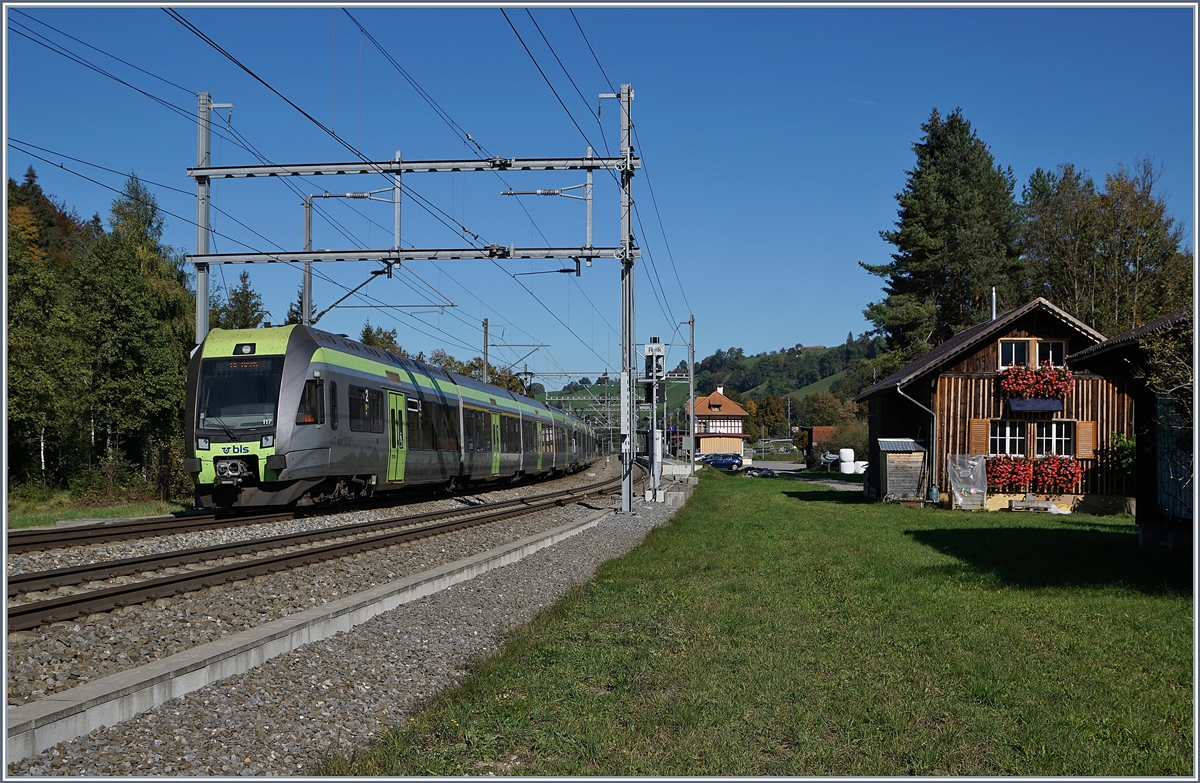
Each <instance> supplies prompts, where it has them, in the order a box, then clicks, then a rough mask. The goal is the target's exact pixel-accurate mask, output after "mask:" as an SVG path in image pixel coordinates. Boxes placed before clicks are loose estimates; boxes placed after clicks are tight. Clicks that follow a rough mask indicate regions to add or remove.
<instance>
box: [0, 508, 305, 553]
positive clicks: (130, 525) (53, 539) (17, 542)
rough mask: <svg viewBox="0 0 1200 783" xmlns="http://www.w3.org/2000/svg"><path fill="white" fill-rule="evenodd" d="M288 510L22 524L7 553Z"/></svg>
mask: <svg viewBox="0 0 1200 783" xmlns="http://www.w3.org/2000/svg"><path fill="white" fill-rule="evenodd" d="M295 516H296V514H295V513H294V512H292V511H286V512H281V511H274V512H270V513H266V514H236V515H218V514H211V513H201V514H186V515H183V516H179V517H176V518H175V519H165V520H164V519H158V518H153V519H145V520H138V521H125V522H115V523H111V524H100V525H81V526H79V527H53V528H25V529H21V530H9V531H8V533H7V536H8V551H9V554H14V555H15V554H20V553H22V552H45V551H47V550H50V549H66V548H68V547H77V546H90V545H92V544H105V543H109V542H112V541H130V540H133V539H138V538H155V537H157V536H165V535H171V534H172V533H190V532H193V531H196V530H218V529H221V528H227V527H243V526H245V525H254V524H258V523H260V522H278V521H280V520H285V519H294V518H295Z"/></svg>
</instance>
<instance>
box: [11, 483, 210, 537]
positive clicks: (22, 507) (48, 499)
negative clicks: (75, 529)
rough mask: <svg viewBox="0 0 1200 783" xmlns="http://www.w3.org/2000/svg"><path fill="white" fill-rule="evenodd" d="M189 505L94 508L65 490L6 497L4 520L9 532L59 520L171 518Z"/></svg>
mask: <svg viewBox="0 0 1200 783" xmlns="http://www.w3.org/2000/svg"><path fill="white" fill-rule="evenodd" d="M186 508H191V504H190V503H188V504H183V503H164V502H161V501H157V500H147V501H141V502H136V503H123V504H121V505H95V504H90V503H87V502H84V501H81V500H79V499H78V498H76V497H75V496H73V495H72V494H71V493H69V492H67V491H66V490H61V491H57V492H36V493H35V492H18V493H14V494H12V495H9V498H8V509H7V514H6V516H5V520H6V522H7V524H8V527H9V528H18V527H39V526H45V525H53V524H54V523H55V522H57V521H58V520H60V519H124V518H128V517H149V516H156V515H158V514H172V513H175V512H176V511H183V510H184V509H186Z"/></svg>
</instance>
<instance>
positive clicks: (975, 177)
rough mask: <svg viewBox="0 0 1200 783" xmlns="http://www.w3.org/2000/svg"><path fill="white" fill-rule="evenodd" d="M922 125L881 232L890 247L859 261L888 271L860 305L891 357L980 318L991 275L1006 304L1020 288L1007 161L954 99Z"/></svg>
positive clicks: (912, 352)
mask: <svg viewBox="0 0 1200 783" xmlns="http://www.w3.org/2000/svg"><path fill="white" fill-rule="evenodd" d="M921 130H922V131H923V132H924V134H925V135H924V136H923V137H922V138H921V140H920V141H918V142H917V143H916V144H914V145H913V151H914V152H915V153H916V155H917V163H916V166H915V167H914V168H913V169H912V170H911V171H909V172H908V181H907V184H906V185H905V188H904V191H903V192H902V193H900V194H898V195H897V196H896V200H897V201H898V202H899V204H900V210H899V213H898V214H899V218H900V219H899V220H898V221H897V222H896V230H895V231H882V232H880V236H881V237H883V239H885V240H886V241H888V242H889V243H891V244H893V245H895V246H896V248H897V252H896V253H893V254H892V262H891V263H889V264H881V265H872V264H862V267H863V268H864V269H866V270H867V271H868V272H870V273H871V274H873V275H878V276H879V277H882V278H884V279H885V280H886V281H887V285H886V286H885V287H884V292H885V293H886V297H885V298H884V299H883V300H882V301H879V302H875V303H873V304H871V305H869V306H868V307H867V309H866V310H865V311H864V314H865V315H866V317H867V320H869V321H871V322H872V323H873V324H875V333H877V334H882V335H883V336H885V337H886V338H887V341H888V348H889V351H890V353H891V354H892V355H891V356H890V357H889V359H890V363H891V364H897V365H898V364H900V363H902V362H903V361H906V360H909V359H912V358H915V357H916V356H919V355H920V354H922V353H925V352H926V351H928V350H929V349H930V348H932V347H933V346H935V345H937V344H938V343H941V342H943V341H944V340H946V339H947V338H949V337H951V336H952V335H954V334H955V333H956V332H958V331H960V330H961V329H963V328H964V327H967V326H971V325H973V324H975V323H979V322H980V321H982V320H984V319H986V318H987V317H988V315H989V313H990V298H991V287H992V286H993V285H994V286H996V288H997V292H998V294H999V298H1000V301H1001V302H1002V303H1003V304H1004V305H1005V306H1015V305H1017V304H1019V300H1020V299H1021V298H1022V296H1023V288H1024V285H1023V276H1022V274H1021V262H1020V259H1019V255H1018V252H1017V244H1016V239H1017V231H1018V224H1017V209H1016V204H1015V202H1014V200H1013V186H1014V183H1015V180H1014V178H1013V175H1012V170H1011V168H1008V169H1004V168H1001V167H1000V166H999V165H997V164H996V163H995V161H994V159H993V158H992V154H991V152H989V151H988V148H987V145H986V144H984V143H983V141H982V140H980V139H979V137H978V136H977V135H976V134H975V133H974V132H973V131H972V130H971V124H970V123H969V122H968V121H967V120H966V119H965V118H964V117H963V115H962V110H961V109H955V110H954V111H953V112H952V113H951V114H950V115H949V116H948V117H946V118H945V119H943V118H942V117H941V115H940V114H939V113H938V111H937V109H934V110H933V113H932V114H931V115H930V118H929V120H928V121H927V122H926V123H924V124H923V125H922V126H921Z"/></svg>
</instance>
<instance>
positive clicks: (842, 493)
mask: <svg viewBox="0 0 1200 783" xmlns="http://www.w3.org/2000/svg"><path fill="white" fill-rule="evenodd" d="M783 494H785V495H787V496H788V497H789V498H794V499H795V500H803V501H806V502H809V503H811V502H814V501H820V502H824V503H844V504H847V505H857V504H860V503H872V502H874V501H871V500H867V498H865V497H864V496H863V493H862V490H857V491H855V490H840V489H810V490H802V491H796V490H793V491H791V492H784V493H783Z"/></svg>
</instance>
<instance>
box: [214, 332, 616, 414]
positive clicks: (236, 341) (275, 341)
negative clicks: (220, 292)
mask: <svg viewBox="0 0 1200 783" xmlns="http://www.w3.org/2000/svg"><path fill="white" fill-rule="evenodd" d="M296 331H299V332H300V334H299V335H294V334H293V332H296ZM251 334H253V335H254V338H253V340H251V339H248V338H249V335H251ZM297 339H307V340H311V341H312V342H313V343H314V344H316V345H317V346H320V347H325V348H331V349H332V350H335V351H339V352H341V353H348V354H352V355H356V356H359V357H361V358H364V359H368V360H370V361H376V362H379V363H381V364H385V365H389V364H390V365H392V366H394V367H400V368H403V369H405V370H410V371H412V372H417V373H421V374H423V375H426V376H428V377H430V378H440V379H442V380H445V381H449V382H451V383H454V384H457V385H458V386H460V387H462V388H463V389H470V390H472V391H474V392H477V393H479V394H481V395H486V396H487V398H488V400H489V401H492V400H495V402H493V403H492V404H494V405H497V406H498V407H510V406H511V407H514V408H517V409H524V410H526V411H528V410H532V411H534V412H536V414H537V415H538V416H539V417H544V418H549V419H555V420H558V421H573V422H578V423H579V424H581V425H582V426H583V427H585V428H586V429H588V430H589V431H591V429H592V428H591V427H590V426H589V425H588V424H587V422H585V421H583V420H581V419H579V418H577V417H575V416H572V415H571V414H569V413H566V412H564V411H561V410H559V409H557V408H552V407H549V406H548V405H546V404H545V403H543V402H541V401H539V400H535V399H533V398H532V397H525V396H524V395H517V394H514V393H512V392H510V391H509V390H508V389H505V388H503V387H500V386H493V385H492V384H490V383H484V382H483V381H481V380H479V379H478V378H472V377H471V376H469V375H463V374H462V373H458V372H450V371H448V370H445V369H442V368H441V367H438V366H436V365H433V364H428V363H426V362H421V361H417V360H416V359H412V358H409V357H407V356H398V355H396V354H394V353H392V352H391V351H388V350H385V349H383V348H374V347H372V346H369V345H366V344H364V343H361V342H359V341H358V340H352V339H350V337H349V336H348V335H344V334H334V333H333V332H326V331H324V330H322V329H318V328H316V327H315V326H303V325H300V324H288V325H285V326H268V327H261V328H258V329H213V330H212V331H210V332H209V333H208V335H207V336H206V337H205V339H204V343H203V345H202V346H201V351H202V354H201V355H202V356H203V357H211V356H232V355H235V351H236V349H237V347H238V346H240V345H245V344H252V345H254V346H255V349H254V350H255V353H258V354H284V353H286V352H287V350H288V347H289V345H294V344H295V341H296V340H297Z"/></svg>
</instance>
